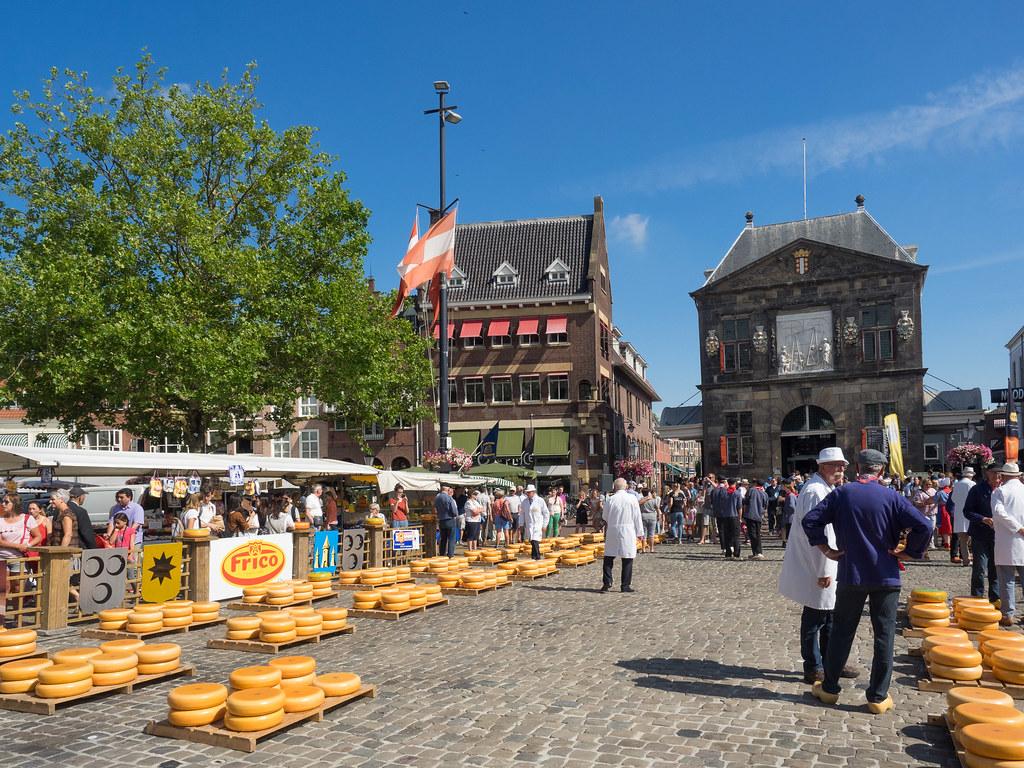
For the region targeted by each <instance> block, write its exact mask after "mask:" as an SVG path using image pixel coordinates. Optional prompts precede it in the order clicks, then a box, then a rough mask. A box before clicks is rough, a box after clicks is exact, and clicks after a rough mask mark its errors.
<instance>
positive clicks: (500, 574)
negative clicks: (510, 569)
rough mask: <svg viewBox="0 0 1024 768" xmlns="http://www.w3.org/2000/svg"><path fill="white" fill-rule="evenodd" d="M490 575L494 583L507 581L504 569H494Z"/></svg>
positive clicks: (505, 582)
mask: <svg viewBox="0 0 1024 768" xmlns="http://www.w3.org/2000/svg"><path fill="white" fill-rule="evenodd" d="M491 577H492V578H493V579H494V583H495V584H507V583H508V573H507V572H506V571H495V572H494V573H492V574H491Z"/></svg>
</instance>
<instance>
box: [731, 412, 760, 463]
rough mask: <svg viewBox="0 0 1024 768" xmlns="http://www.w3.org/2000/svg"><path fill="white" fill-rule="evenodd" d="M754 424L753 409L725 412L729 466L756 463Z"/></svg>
mask: <svg viewBox="0 0 1024 768" xmlns="http://www.w3.org/2000/svg"><path fill="white" fill-rule="evenodd" d="M753 424H754V413H753V411H732V412H729V413H726V414H725V447H726V464H728V465H729V466H742V465H744V464H753V463H754V426H753Z"/></svg>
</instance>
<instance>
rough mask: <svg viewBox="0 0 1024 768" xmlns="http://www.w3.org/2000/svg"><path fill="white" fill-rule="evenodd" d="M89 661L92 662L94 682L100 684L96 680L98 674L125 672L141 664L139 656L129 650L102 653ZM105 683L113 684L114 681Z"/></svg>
mask: <svg viewBox="0 0 1024 768" xmlns="http://www.w3.org/2000/svg"><path fill="white" fill-rule="evenodd" d="M88 661H89V663H90V664H92V670H93V683H95V684H96V685H100V683H97V682H96V675H97V674H101V675H102V674H109V673H116V672H124V671H126V670H129V669H135V667H137V666H138V665H139V657H138V656H136V655H135V654H134V653H131V652H129V651H110V652H109V653H100V654H99V655H98V656H93V657H91V658H90V659H89V660H88ZM104 685H113V683H104Z"/></svg>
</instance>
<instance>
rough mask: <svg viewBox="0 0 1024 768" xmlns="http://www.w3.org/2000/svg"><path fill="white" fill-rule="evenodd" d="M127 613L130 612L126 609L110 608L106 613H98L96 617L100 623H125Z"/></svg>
mask: <svg viewBox="0 0 1024 768" xmlns="http://www.w3.org/2000/svg"><path fill="white" fill-rule="evenodd" d="M129 613H131V611H129V610H128V609H127V608H110V609H108V610H106V611H100V612H99V613H97V614H96V615H97V616H98V617H99V620H100V621H125V620H127V618H128V614H129Z"/></svg>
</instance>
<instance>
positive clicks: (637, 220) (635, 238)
mask: <svg viewBox="0 0 1024 768" xmlns="http://www.w3.org/2000/svg"><path fill="white" fill-rule="evenodd" d="M649 221H650V217H649V216H641V215H640V214H639V213H627V214H626V215H625V216H615V217H613V218H612V220H611V221H610V222H608V235H609V237H610V238H611V240H612V242H615V243H629V244H630V245H632V246H633V247H634V248H637V249H641V250H642V249H643V247H644V245H646V243H647V223H648V222H649Z"/></svg>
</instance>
